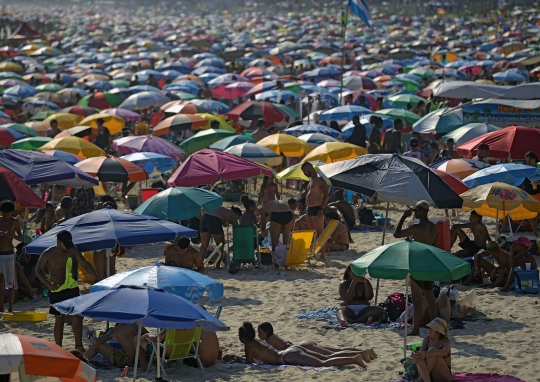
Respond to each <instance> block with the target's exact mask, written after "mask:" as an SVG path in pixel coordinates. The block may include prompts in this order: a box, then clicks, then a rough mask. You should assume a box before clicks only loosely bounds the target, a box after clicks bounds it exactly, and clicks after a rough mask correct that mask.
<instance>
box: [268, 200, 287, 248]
mask: <svg viewBox="0 0 540 382" xmlns="http://www.w3.org/2000/svg"><path fill="white" fill-rule="evenodd" d="M293 217H294V213H293V212H292V210H291V208H290V207H289V204H288V203H285V202H283V201H281V200H272V201H270V202H268V203H266V204H265V205H264V206H263V207H262V208H261V237H265V236H266V231H267V222H269V223H270V224H269V227H268V230H269V231H270V241H271V243H272V251H275V250H276V247H277V244H278V241H279V235H281V234H282V235H283V244H285V245H287V244H288V243H289V236H290V235H291V231H292V229H293V225H294V220H293Z"/></svg>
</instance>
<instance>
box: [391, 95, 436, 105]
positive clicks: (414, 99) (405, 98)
mask: <svg viewBox="0 0 540 382" xmlns="http://www.w3.org/2000/svg"><path fill="white" fill-rule="evenodd" d="M386 101H387V102H388V103H389V104H390V105H391V106H399V107H406V106H407V105H412V106H413V107H416V106H417V105H418V104H419V103H420V102H423V103H424V104H425V103H426V99H425V98H422V97H418V96H417V95H414V94H398V95H394V96H391V97H388V98H387V100H386Z"/></svg>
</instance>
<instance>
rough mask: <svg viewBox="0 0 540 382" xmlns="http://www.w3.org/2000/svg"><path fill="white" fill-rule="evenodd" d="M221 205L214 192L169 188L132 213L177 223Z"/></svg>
mask: <svg viewBox="0 0 540 382" xmlns="http://www.w3.org/2000/svg"><path fill="white" fill-rule="evenodd" d="M222 204H223V198H222V197H221V196H219V195H218V194H216V193H215V192H212V191H208V190H204V189H202V188H196V187H171V188H168V189H166V190H164V191H161V192H160V193H159V194H157V195H154V196H152V197H151V198H150V199H148V200H147V201H145V202H144V203H143V204H141V205H140V206H139V207H137V209H136V210H135V211H133V213H135V214H139V215H148V216H154V217H156V218H159V219H165V220H169V221H172V222H178V221H181V220H187V219H190V218H192V217H195V216H199V215H200V214H201V209H204V210H205V211H212V210H214V209H216V208H218V207H221V206H222ZM178 206H182V208H178ZM133 285H138V284H133ZM182 297H184V296H182Z"/></svg>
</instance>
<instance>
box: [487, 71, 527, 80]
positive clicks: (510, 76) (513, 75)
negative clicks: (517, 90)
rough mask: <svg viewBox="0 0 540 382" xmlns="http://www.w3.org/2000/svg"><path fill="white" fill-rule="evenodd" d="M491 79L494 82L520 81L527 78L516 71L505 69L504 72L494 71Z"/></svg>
mask: <svg viewBox="0 0 540 382" xmlns="http://www.w3.org/2000/svg"><path fill="white" fill-rule="evenodd" d="M493 80H494V81H495V82H509V81H510V82H522V81H526V80H527V78H525V76H523V75H522V74H521V73H520V72H518V71H513V70H507V71H505V72H499V73H495V74H494V75H493Z"/></svg>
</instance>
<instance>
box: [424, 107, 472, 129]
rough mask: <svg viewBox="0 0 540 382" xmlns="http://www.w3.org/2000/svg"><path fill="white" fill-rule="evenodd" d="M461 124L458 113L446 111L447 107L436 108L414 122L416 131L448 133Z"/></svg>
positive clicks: (461, 120)
mask: <svg viewBox="0 0 540 382" xmlns="http://www.w3.org/2000/svg"><path fill="white" fill-rule="evenodd" d="M461 126H463V119H462V117H461V116H460V115H459V114H458V113H452V112H450V113H449V112H448V108H443V109H438V110H435V111H432V112H431V113H429V114H426V115H425V116H424V117H422V118H421V119H420V120H418V121H417V122H415V123H414V125H413V131H415V132H417V133H433V132H436V133H448V132H450V131H453V130H456V129H457V128H459V127H461Z"/></svg>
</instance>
